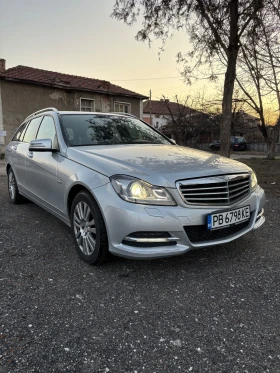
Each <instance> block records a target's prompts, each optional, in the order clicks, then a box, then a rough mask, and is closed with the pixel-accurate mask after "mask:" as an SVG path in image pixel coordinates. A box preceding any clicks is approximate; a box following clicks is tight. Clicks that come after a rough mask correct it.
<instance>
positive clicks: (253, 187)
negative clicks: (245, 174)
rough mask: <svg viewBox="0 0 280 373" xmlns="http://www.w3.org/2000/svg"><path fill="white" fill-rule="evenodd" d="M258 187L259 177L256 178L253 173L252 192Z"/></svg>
mask: <svg viewBox="0 0 280 373" xmlns="http://www.w3.org/2000/svg"><path fill="white" fill-rule="evenodd" d="M257 186H258V180H257V176H256V174H255V172H254V171H252V173H251V190H252V192H253V191H254V190H256V189H257Z"/></svg>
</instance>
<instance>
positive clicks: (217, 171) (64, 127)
mask: <svg viewBox="0 0 280 373" xmlns="http://www.w3.org/2000/svg"><path fill="white" fill-rule="evenodd" d="M6 170H7V174H8V189H9V196H10V200H11V202H12V203H14V204H18V203H21V202H23V201H24V198H27V199H29V200H31V201H33V202H35V203H37V204H38V205H40V206H41V207H43V208H44V209H46V210H47V211H49V212H50V213H52V214H53V215H55V216H56V217H57V218H59V219H61V220H62V221H64V222H65V223H66V224H68V225H69V226H70V227H71V231H72V235H73V238H74V242H75V246H76V249H77V251H78V253H79V255H80V256H81V257H82V258H83V259H84V260H85V261H86V262H88V263H90V264H101V263H103V262H105V261H106V260H107V258H108V256H109V254H110V253H111V254H115V255H119V256H123V257H127V258H138V259H145V258H157V257H167V256H172V255H179V254H184V253H186V252H187V251H189V250H191V249H199V248H203V247H206V246H212V245H217V244H223V245H224V244H226V243H228V242H230V241H232V240H235V239H237V238H239V237H240V236H242V235H244V234H246V233H248V232H249V231H251V230H252V229H256V228H258V227H260V226H261V225H262V224H263V223H264V221H265V218H264V206H265V193H264V191H263V189H262V188H261V187H260V186H259V185H258V182H257V178H256V175H255V173H254V172H253V170H252V169H251V168H249V167H247V166H246V165H244V164H242V163H239V162H236V161H233V160H230V159H227V158H223V157H220V156H218V155H213V154H210V153H207V152H203V151H198V150H194V149H190V148H186V147H182V146H178V145H176V144H175V143H174V142H173V141H172V140H170V139H168V138H167V137H165V136H164V135H162V134H161V133H160V132H158V131H157V130H156V129H154V128H152V127H151V126H150V125H148V124H146V123H145V122H143V121H141V120H140V119H138V118H136V117H134V116H132V115H128V114H115V113H93V112H71V111H67V112H66V111H58V110H56V109H54V108H47V109H43V110H40V111H38V112H36V113H34V114H32V115H30V116H29V117H28V118H26V120H25V121H24V122H23V123H22V124H21V125H20V127H19V128H18V130H17V131H16V133H15V135H14V137H13V138H12V141H11V142H10V143H9V145H8V146H7V149H6ZM42 224H43V221H42Z"/></svg>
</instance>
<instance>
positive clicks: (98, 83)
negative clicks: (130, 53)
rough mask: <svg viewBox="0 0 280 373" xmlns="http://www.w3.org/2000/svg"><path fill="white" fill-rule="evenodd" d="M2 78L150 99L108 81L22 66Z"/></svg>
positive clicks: (10, 70) (13, 68) (5, 72)
mask: <svg viewBox="0 0 280 373" xmlns="http://www.w3.org/2000/svg"><path fill="white" fill-rule="evenodd" d="M0 78H4V79H12V80H21V81H25V82H29V83H35V84H42V85H48V86H54V87H58V88H63V89H69V90H81V91H92V92H100V93H107V94H112V95H121V96H130V97H135V98H139V99H145V98H148V97H146V96H143V95H141V94H139V93H135V92H132V91H129V90H128V89H125V88H122V87H119V86H117V85H115V84H111V83H110V82H108V81H106V80H98V79H92V78H85V77H82V76H77V75H69V74H62V73H57V72H54V71H48V70H41V69H35V68H33V67H28V66H21V65H19V66H16V67H12V68H10V69H7V70H5V71H4V72H0Z"/></svg>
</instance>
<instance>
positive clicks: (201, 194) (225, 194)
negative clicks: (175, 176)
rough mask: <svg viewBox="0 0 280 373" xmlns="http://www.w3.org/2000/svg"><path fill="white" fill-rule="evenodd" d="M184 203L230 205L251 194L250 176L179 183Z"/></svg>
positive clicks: (224, 176) (219, 177)
mask: <svg viewBox="0 0 280 373" xmlns="http://www.w3.org/2000/svg"><path fill="white" fill-rule="evenodd" d="M177 184H178V185H179V190H180V192H181V195H182V198H183V200H184V202H186V203H189V204H196V205H197V204H198V205H207V206H211V205H215V206H216V205H230V204H233V203H235V202H238V201H240V200H242V199H243V198H244V197H246V196H247V195H248V194H249V193H250V176H249V175H248V174H240V175H222V176H215V177H207V178H199V179H192V180H184V181H180V182H178V183H177Z"/></svg>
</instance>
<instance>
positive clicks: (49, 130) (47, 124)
mask: <svg viewBox="0 0 280 373" xmlns="http://www.w3.org/2000/svg"><path fill="white" fill-rule="evenodd" d="M55 135H56V131H55V125H54V120H53V118H52V117H51V116H49V115H46V116H45V117H44V119H43V120H42V122H41V125H40V128H39V131H38V133H37V136H36V139H51V140H52V144H53V143H54V140H55Z"/></svg>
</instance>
